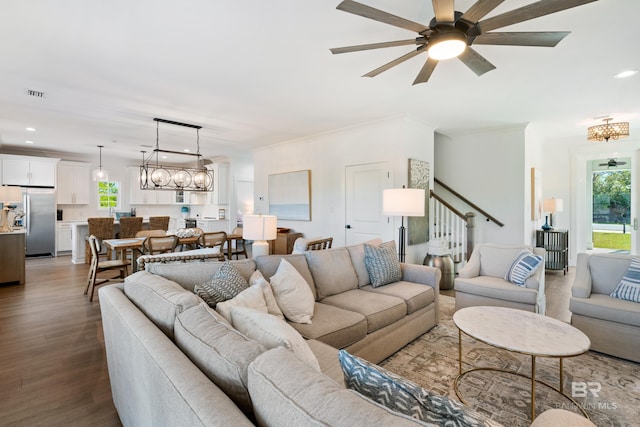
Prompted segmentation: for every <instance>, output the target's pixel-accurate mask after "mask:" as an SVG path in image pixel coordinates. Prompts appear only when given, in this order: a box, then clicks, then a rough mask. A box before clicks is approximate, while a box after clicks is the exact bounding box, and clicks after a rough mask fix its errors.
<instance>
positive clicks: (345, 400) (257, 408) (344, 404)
mask: <svg viewBox="0 0 640 427" xmlns="http://www.w3.org/2000/svg"><path fill="white" fill-rule="evenodd" d="M249 393H250V394H251V400H252V401H253V404H254V413H255V416H256V419H257V421H258V424H259V425H262V426H296V427H304V426H345V427H346V426H353V425H359V426H368V427H378V426H380V427H382V426H384V427H388V426H394V427H404V426H416V425H421V426H424V425H427V424H424V423H422V422H420V421H417V420H413V419H412V418H410V417H407V416H405V415H401V414H397V413H394V412H392V411H390V410H389V409H387V408H384V407H382V406H380V405H377V404H375V403H373V402H372V401H370V400H368V399H366V398H364V397H362V396H361V395H359V394H358V393H356V392H353V391H351V390H346V389H345V388H344V387H342V386H341V385H339V384H337V383H336V382H335V381H333V380H332V379H330V378H329V377H327V376H325V375H323V374H322V373H320V372H317V371H314V370H313V369H312V368H310V367H308V366H307V365H306V364H305V363H304V362H302V361H301V360H299V359H298V358H296V357H295V356H294V355H293V354H292V353H291V352H289V351H287V350H285V349H283V348H274V349H272V350H269V351H267V352H266V353H264V354H262V355H260V356H259V357H258V358H257V359H256V360H255V361H254V362H253V363H251V365H250V366H249Z"/></svg>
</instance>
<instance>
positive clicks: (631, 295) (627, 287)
mask: <svg viewBox="0 0 640 427" xmlns="http://www.w3.org/2000/svg"><path fill="white" fill-rule="evenodd" d="M609 296H612V297H614V298H618V299H622V300H626V301H633V302H640V259H639V258H631V264H630V265H629V268H628V269H627V271H626V272H625V273H624V276H622V280H620V283H619V284H618V286H616V288H615V289H614V290H613V292H611V293H610V294H609Z"/></svg>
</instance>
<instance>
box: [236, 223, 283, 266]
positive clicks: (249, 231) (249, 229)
mask: <svg viewBox="0 0 640 427" xmlns="http://www.w3.org/2000/svg"><path fill="white" fill-rule="evenodd" d="M277 225H278V218H277V217H276V216H275V215H245V216H244V221H243V227H242V238H243V239H245V240H253V246H252V250H253V255H252V256H253V257H254V258H255V257H258V256H262V255H269V244H268V243H267V242H266V241H267V240H274V239H275V238H276V235H277Z"/></svg>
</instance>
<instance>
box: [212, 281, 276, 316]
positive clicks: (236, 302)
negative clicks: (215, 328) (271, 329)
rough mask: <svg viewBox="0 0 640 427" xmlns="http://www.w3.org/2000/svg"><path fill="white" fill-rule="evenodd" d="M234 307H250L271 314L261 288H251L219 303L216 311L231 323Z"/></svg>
mask: <svg viewBox="0 0 640 427" xmlns="http://www.w3.org/2000/svg"><path fill="white" fill-rule="evenodd" d="M233 307H248V308H252V309H254V310H256V311H259V312H261V313H269V310H268V308H267V304H266V302H265V301H264V292H263V290H262V288H261V287H260V286H250V287H248V288H247V289H245V290H244V291H242V292H240V293H239V294H238V295H236V296H235V297H233V298H231V299H230V300H226V301H223V302H219V303H218V304H217V305H216V311H217V312H218V313H220V315H221V316H222V317H224V318H225V319H226V320H227V321H228V322H229V323H232V322H231V309H232V308H233Z"/></svg>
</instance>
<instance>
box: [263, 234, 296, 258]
mask: <svg viewBox="0 0 640 427" xmlns="http://www.w3.org/2000/svg"><path fill="white" fill-rule="evenodd" d="M298 237H302V233H278V235H277V237H276V240H270V241H269V253H270V254H278V255H286V254H290V253H291V251H293V243H294V242H295V241H296V239H297V238H298Z"/></svg>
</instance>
